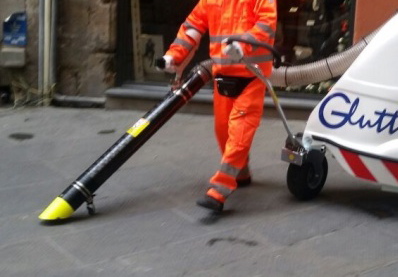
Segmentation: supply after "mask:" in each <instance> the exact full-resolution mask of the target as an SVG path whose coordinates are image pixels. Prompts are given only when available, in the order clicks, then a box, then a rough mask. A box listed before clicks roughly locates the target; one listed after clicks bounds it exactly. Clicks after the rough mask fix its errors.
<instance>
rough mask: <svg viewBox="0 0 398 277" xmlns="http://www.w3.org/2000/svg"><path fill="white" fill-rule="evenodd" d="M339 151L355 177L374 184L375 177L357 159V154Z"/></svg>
mask: <svg viewBox="0 0 398 277" xmlns="http://www.w3.org/2000/svg"><path fill="white" fill-rule="evenodd" d="M340 151H341V154H342V155H343V157H344V159H345V160H346V161H347V163H348V165H349V166H350V168H351V170H352V171H353V172H354V174H355V176H357V177H359V178H362V179H367V180H371V181H374V182H376V179H375V177H374V176H373V175H372V173H371V172H370V171H369V169H368V168H367V167H366V166H365V164H364V163H363V162H362V160H361V159H360V158H359V155H358V154H355V153H352V152H349V151H347V150H343V149H340Z"/></svg>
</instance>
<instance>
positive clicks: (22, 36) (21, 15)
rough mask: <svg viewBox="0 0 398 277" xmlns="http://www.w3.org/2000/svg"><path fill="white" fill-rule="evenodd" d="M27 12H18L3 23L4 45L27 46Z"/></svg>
mask: <svg viewBox="0 0 398 277" xmlns="http://www.w3.org/2000/svg"><path fill="white" fill-rule="evenodd" d="M27 30H28V26H27V15H26V12H16V13H13V14H11V15H10V16H9V17H7V18H6V19H5V20H4V22H3V45H11V46H26V44H27Z"/></svg>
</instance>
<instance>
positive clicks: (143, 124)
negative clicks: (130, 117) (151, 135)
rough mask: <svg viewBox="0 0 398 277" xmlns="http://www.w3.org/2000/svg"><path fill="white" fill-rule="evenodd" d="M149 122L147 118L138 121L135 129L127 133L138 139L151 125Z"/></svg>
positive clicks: (134, 126) (132, 128)
mask: <svg viewBox="0 0 398 277" xmlns="http://www.w3.org/2000/svg"><path fill="white" fill-rule="evenodd" d="M149 123H150V122H149V121H148V120H146V119H145V118H141V119H140V120H138V121H137V122H136V123H135V124H134V125H133V127H131V128H130V129H128V130H127V133H128V134H130V135H131V136H133V137H137V136H138V135H139V134H140V133H141V132H142V131H143V130H144V129H145V128H146V127H148V125H149Z"/></svg>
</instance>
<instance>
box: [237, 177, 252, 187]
mask: <svg viewBox="0 0 398 277" xmlns="http://www.w3.org/2000/svg"><path fill="white" fill-rule="evenodd" d="M251 183H252V178H251V177H248V178H245V179H239V180H236V184H237V185H238V188H244V187H247V186H249V185H250V184H251Z"/></svg>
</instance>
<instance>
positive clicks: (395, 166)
mask: <svg viewBox="0 0 398 277" xmlns="http://www.w3.org/2000/svg"><path fill="white" fill-rule="evenodd" d="M383 164H384V165H385V166H386V167H387V168H388V170H389V171H390V172H391V174H392V175H393V176H394V177H395V179H396V180H397V181H398V163H393V162H388V161H383Z"/></svg>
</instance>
